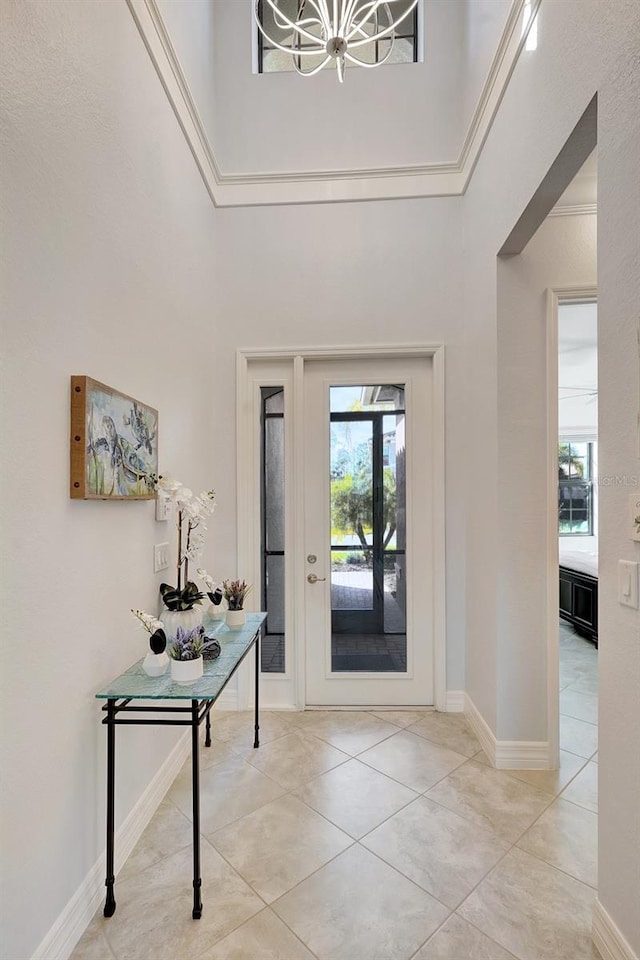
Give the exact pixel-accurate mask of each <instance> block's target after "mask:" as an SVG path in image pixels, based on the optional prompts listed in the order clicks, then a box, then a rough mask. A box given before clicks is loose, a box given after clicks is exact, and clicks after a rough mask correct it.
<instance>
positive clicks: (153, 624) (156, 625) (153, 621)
mask: <svg viewBox="0 0 640 960" xmlns="http://www.w3.org/2000/svg"><path fill="white" fill-rule="evenodd" d="M131 613H132V614H133V615H134V617H137V618H138V620H139V621H140V623H141V624H142V626H143V627H144V628H145V630H146V631H147V632H148V633H155V632H156V630H163V629H164V625H163V623H162V621H161V620H158V619H157V617H152V616H151V614H150V613H145V612H144V610H134V609H133V608H131Z"/></svg>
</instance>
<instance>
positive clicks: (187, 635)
mask: <svg viewBox="0 0 640 960" xmlns="http://www.w3.org/2000/svg"><path fill="white" fill-rule="evenodd" d="M203 649H204V640H203V630H202V627H194V628H193V629H192V630H183V629H182V627H178V629H177V632H176V639H175V640H174V642H173V643H172V644H171V646H170V647H169V657H170V658H171V679H172V680H174V681H175V682H176V683H181V684H187V683H193V682H194V681H195V680H197V679H198V678H199V677H201V676H202V664H203V658H202V652H203Z"/></svg>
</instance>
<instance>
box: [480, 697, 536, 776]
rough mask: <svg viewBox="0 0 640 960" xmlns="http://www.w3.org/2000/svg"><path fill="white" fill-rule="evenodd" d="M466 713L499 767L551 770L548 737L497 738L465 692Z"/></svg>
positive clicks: (505, 768) (489, 755) (501, 768)
mask: <svg viewBox="0 0 640 960" xmlns="http://www.w3.org/2000/svg"><path fill="white" fill-rule="evenodd" d="M464 712H465V716H466V717H467V720H468V721H469V724H470V725H471V729H472V730H473V732H474V733H475V735H476V737H477V738H478V740H479V741H480V746H481V747H482V749H483V750H484V752H485V753H486V755H487V757H488V758H489V760H490V761H491V763H492V765H493V766H494V767H495V768H496V769H497V770H550V769H551V762H550V747H549V743H548V742H547V741H546V740H497V739H496V735H495V734H494V732H493V730H492V729H491V728H490V726H489V724H488V723H487V721H486V720H485V719H484V717H483V716H482V714H481V713H480V711H479V710H478V708H477V707H476V705H475V703H474V702H473V700H472V699H471V697H469V695H468V694H465V706H464Z"/></svg>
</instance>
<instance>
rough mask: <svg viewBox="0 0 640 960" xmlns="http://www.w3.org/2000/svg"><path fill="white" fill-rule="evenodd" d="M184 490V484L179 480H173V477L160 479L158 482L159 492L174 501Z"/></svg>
mask: <svg viewBox="0 0 640 960" xmlns="http://www.w3.org/2000/svg"><path fill="white" fill-rule="evenodd" d="M181 489H182V484H181V483H180V481H179V480H173V479H172V478H171V477H160V479H159V480H158V490H159V492H160V493H161V494H162V495H163V496H165V497H168V498H170V499H171V500H174V499H175V498H176V495H177V493H178V492H179V491H180V490H181Z"/></svg>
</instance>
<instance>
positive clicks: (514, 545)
mask: <svg viewBox="0 0 640 960" xmlns="http://www.w3.org/2000/svg"><path fill="white" fill-rule="evenodd" d="M497 280H498V303H497V308H498V324H497V347H498V395H497V401H498V516H499V520H498V533H499V536H498V544H499V554H498V621H497V644H496V670H497V682H498V693H497V703H496V711H497V712H496V734H497V736H498V739H501V740H546V739H547V717H546V702H547V700H546V698H547V664H546V602H545V601H546V584H547V579H546V578H547V567H546V557H547V553H546V510H547V503H546V451H547V434H546V426H547V425H546V417H545V409H546V396H547V393H546V390H547V385H546V376H545V374H544V360H545V356H546V354H545V351H546V325H547V297H546V291H547V289H549V288H557V287H560V286H565V287H566V286H588V285H594V284H595V282H596V217H595V216H581V217H549V218H547V220H545V222H544V223H543V224H542V226H541V227H540V229H539V230H538V231H537V233H536V234H535V236H534V237H533V239H532V240H531V241H530V242H529V243H528V244H527V246H526V248H525V250H524V252H523V253H522V255H521V256H518V257H510V258H506V259H504V260H502V259H501V260H500V261H499V262H498V274H497ZM541 361H542V369H541ZM572 539H576V538H572ZM578 539H579V538H578Z"/></svg>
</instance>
